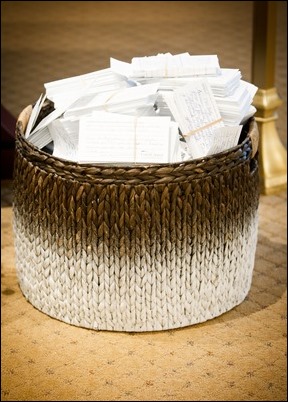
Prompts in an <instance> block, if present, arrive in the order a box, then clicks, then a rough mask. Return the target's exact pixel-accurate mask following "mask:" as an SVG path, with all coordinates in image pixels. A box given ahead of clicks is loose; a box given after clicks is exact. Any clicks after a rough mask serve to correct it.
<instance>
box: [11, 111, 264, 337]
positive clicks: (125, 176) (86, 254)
mask: <svg viewBox="0 0 288 402" xmlns="http://www.w3.org/2000/svg"><path fill="white" fill-rule="evenodd" d="M31 109H32V108H31V106H29V107H27V108H26V109H25V110H24V111H23V112H22V113H21V114H20V116H19V118H18V122H17V127H16V136H17V138H16V163H15V170H14V181H15V194H14V204H13V212H14V236H15V250H16V269H17V275H18V279H19V283H20V287H21V290H22V292H23V294H24V295H25V297H26V298H27V300H29V302H30V303H31V304H32V305H33V306H35V307H36V308H37V309H39V310H41V311H42V312H44V313H46V314H48V315H49V316H51V317H54V318H57V319H59V320H61V321H64V322H66V323H69V324H73V325H76V326H81V327H86V328H93V329H102V330H117V331H154V330H164V329H171V328H177V327H183V326H188V325H191V324H195V323H200V322H203V321H206V320H208V319H211V318H213V317H216V316H219V315H220V314H222V313H224V312H226V311H228V310H230V309H232V308H233V307H234V306H236V305H238V304H239V303H241V302H242V301H243V300H244V298H245V297H246V295H247V293H248V292H249V289H250V286H251V281H252V273H253V266H254V259H255V250H256V243H257V228H258V204H259V190H258V189H259V186H258V179H259V177H258V163H257V156H258V153H257V152H256V151H257V146H258V130H257V126H256V123H255V120H254V119H251V120H250V121H249V123H247V125H246V126H245V127H244V128H245V130H243V133H242V135H241V137H243V138H241V144H240V145H238V146H236V147H234V148H233V149H230V150H229V151H226V152H222V153H219V154H217V155H213V156H210V157H206V158H203V159H198V160H194V161H189V162H185V163H179V164H172V165H154V166H136V165H135V166H130V167H103V166H100V165H90V164H89V165H78V164H76V163H73V162H70V161H66V160H62V159H59V158H54V157H53V156H51V155H49V154H47V153H45V152H43V151H40V150H39V149H37V148H35V147H34V146H33V145H31V144H30V143H29V142H27V141H26V140H25V138H24V136H23V131H24V129H25V127H26V125H27V119H28V118H29V114H30V113H31Z"/></svg>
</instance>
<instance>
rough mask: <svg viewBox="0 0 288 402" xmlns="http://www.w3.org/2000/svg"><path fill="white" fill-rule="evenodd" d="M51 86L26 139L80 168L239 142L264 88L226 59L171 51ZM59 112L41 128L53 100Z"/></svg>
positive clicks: (194, 153) (207, 151) (179, 155)
mask: <svg viewBox="0 0 288 402" xmlns="http://www.w3.org/2000/svg"><path fill="white" fill-rule="evenodd" d="M110 63H111V65H110V68H108V69H104V70H100V71H96V72H93V73H89V74H84V75H80V76H76V77H70V78H65V79H64V80H58V81H53V82H50V83H46V84H44V86H45V89H46V94H45V95H44V96H43V95H41V97H40V98H39V99H38V101H37V102H36V104H35V106H34V108H33V111H32V114H31V116H30V119H29V122H28V126H27V129H26V132H25V137H26V138H27V139H28V141H30V142H31V143H33V144H34V145H35V146H37V147H39V148H40V149H42V148H44V147H45V146H47V145H48V144H49V143H50V142H51V141H53V155H54V156H56V157H60V158H64V159H67V160H71V161H74V162H78V163H101V164H103V163H109V164H134V163H142V164H143V163H144V164H153V163H174V162H182V161H184V160H188V159H195V158H202V157H205V156H207V155H211V154H213V153H218V152H222V151H224V150H227V149H229V148H231V147H234V146H235V145H237V143H238V140H239V137H240V133H241V129H242V124H244V123H245V121H246V120H247V119H248V118H249V117H251V116H253V115H254V113H255V111H256V109H255V108H254V107H253V106H252V101H253V97H254V95H255V93H256V91H257V87H256V86H255V85H253V84H250V83H248V82H245V81H243V80H241V73H240V71H239V70H238V69H220V67H219V63H218V58H217V56H215V55H211V56H190V55H189V53H183V54H179V55H176V56H172V55H171V54H170V53H166V54H158V55H157V56H150V57H135V58H133V59H132V61H131V63H125V62H121V61H118V60H115V59H112V58H111V59H110ZM46 97H47V98H48V99H49V100H51V101H52V102H53V103H54V107H55V109H54V111H53V112H52V113H50V114H49V115H48V116H46V117H45V118H44V119H43V120H42V121H40V123H39V124H38V125H37V127H35V122H36V121H37V117H38V115H39V112H40V110H41V108H42V105H43V102H44V101H45V98H46Z"/></svg>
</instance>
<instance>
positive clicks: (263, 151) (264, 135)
mask: <svg viewBox="0 0 288 402" xmlns="http://www.w3.org/2000/svg"><path fill="white" fill-rule="evenodd" d="M253 104H254V106H255V107H256V109H257V113H256V115H255V117H256V121H257V124H258V128H259V133H260V143H259V173H260V190H261V193H262V194H266V195H268V194H275V193H277V192H279V191H281V190H284V189H285V188H286V185H287V151H286V149H285V148H284V146H283V144H282V142H281V141H280V138H279V136H278V133H277V130H276V120H277V118H278V116H277V113H276V109H277V108H278V107H279V106H280V105H281V104H282V101H281V99H280V98H279V96H278V94H277V91H276V88H270V89H259V90H258V91H257V94H256V95H255V97H254V102H253Z"/></svg>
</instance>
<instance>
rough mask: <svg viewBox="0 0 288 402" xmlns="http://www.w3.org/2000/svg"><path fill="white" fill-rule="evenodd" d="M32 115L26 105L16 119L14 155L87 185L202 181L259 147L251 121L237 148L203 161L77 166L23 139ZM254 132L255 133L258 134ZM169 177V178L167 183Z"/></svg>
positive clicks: (248, 155) (249, 156)
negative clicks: (86, 182)
mask: <svg viewBox="0 0 288 402" xmlns="http://www.w3.org/2000/svg"><path fill="white" fill-rule="evenodd" d="M31 112H32V105H29V106H27V107H26V108H25V109H24V110H23V111H22V112H21V113H20V115H19V117H18V119H17V123H16V130H15V133H16V151H17V152H18V153H19V154H20V155H21V156H22V157H24V158H25V159H27V161H28V162H32V164H34V165H35V166H37V167H39V168H40V169H41V170H46V171H47V172H48V173H54V174H58V175H60V176H62V177H66V178H69V177H70V178H72V179H78V180H80V181H86V180H85V179H88V181H89V180H90V179H92V180H93V181H95V180H96V181H97V178H98V179H99V180H100V181H101V182H102V180H104V181H105V182H106V184H108V183H109V182H111V183H113V182H115V179H116V182H119V181H122V182H123V183H127V184H129V183H130V182H131V183H136V182H139V183H140V182H147V183H151V182H154V183H168V182H170V181H173V182H174V181H179V180H180V178H181V177H182V180H183V179H184V177H183V176H186V177H187V176H188V175H191V174H192V173H194V174H197V175H198V177H199V178H201V176H202V175H203V174H209V173H210V175H211V174H215V171H216V172H218V171H219V172H220V171H223V170H224V169H225V167H227V168H228V169H231V168H232V167H233V166H235V165H238V164H239V163H243V162H245V161H246V162H247V160H250V159H251V158H252V157H254V156H255V154H256V152H257V149H256V150H255V143H256V146H257V147H258V141H255V139H254V140H253V138H251V133H254V134H255V127H257V126H256V120H255V118H254V117H252V118H250V119H249V120H248V121H247V122H246V123H245V125H244V126H243V129H244V128H245V129H246V130H247V134H246V137H245V139H244V140H243V141H242V142H241V143H240V144H238V145H236V146H235V147H232V148H230V149H227V150H225V151H222V152H219V153H217V154H213V155H208V156H205V157H202V158H197V159H191V160H188V161H184V162H175V163H167V164H163V163H159V164H140V163H133V164H101V163H78V162H73V161H70V160H67V159H63V158H59V157H55V156H53V155H50V154H49V153H47V152H45V151H43V150H41V149H39V148H38V147H36V146H35V145H33V144H32V143H30V142H29V141H28V140H27V139H26V138H25V135H24V132H25V128H26V125H27V123H28V120H29V117H30V114H31ZM243 129H242V130H243ZM256 131H257V133H258V130H256ZM253 145H254V149H253ZM169 176H171V177H170V180H169ZM172 176H173V178H172ZM153 178H154V179H153Z"/></svg>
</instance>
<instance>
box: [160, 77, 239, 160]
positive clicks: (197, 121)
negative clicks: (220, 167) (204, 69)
mask: <svg viewBox="0 0 288 402" xmlns="http://www.w3.org/2000/svg"><path fill="white" fill-rule="evenodd" d="M164 97H165V100H166V103H167V105H168V107H169V108H170V110H171V112H172V114H173V116H174V119H175V121H177V122H178V124H179V127H180V130H181V132H182V134H183V136H184V138H185V139H186V142H187V145H188V149H189V152H190V155H191V157H192V158H193V159H196V158H201V157H204V156H207V155H210V154H211V152H212V151H213V150H214V149H218V152H220V151H223V150H224V149H227V146H228V147H229V148H231V147H232V146H235V145H237V142H238V139H239V136H240V133H241V128H242V127H241V126H239V125H238V126H235V127H226V130H225V133H224V131H223V130H222V129H223V128H224V123H223V120H222V117H221V115H220V112H219V109H218V107H217V104H216V101H215V99H214V96H213V93H212V90H211V87H210V85H209V83H208V82H207V80H205V79H197V80H195V81H194V82H193V83H192V84H189V85H186V86H184V87H181V88H179V89H177V90H175V91H173V92H171V91H167V93H166V94H165V95H164ZM216 130H217V131H216ZM216 133H217V134H216ZM228 139H229V141H228ZM231 144H232V145H231Z"/></svg>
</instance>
